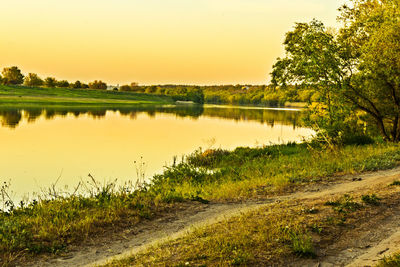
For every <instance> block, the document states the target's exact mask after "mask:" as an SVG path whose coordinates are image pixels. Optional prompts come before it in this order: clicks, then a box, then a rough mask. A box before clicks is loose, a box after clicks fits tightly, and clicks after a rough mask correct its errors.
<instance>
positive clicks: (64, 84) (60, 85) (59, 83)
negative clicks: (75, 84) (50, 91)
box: [57, 80, 69, 88]
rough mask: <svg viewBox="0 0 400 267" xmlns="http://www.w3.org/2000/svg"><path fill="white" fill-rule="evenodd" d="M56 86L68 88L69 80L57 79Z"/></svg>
mask: <svg viewBox="0 0 400 267" xmlns="http://www.w3.org/2000/svg"><path fill="white" fill-rule="evenodd" d="M57 87H61V88H68V87H69V82H68V81H66V80H62V81H58V82H57Z"/></svg>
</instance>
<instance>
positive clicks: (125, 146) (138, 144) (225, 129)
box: [0, 106, 312, 198]
mask: <svg viewBox="0 0 400 267" xmlns="http://www.w3.org/2000/svg"><path fill="white" fill-rule="evenodd" d="M301 116H302V114H301V112H298V111H293V110H270V109H257V108H232V107H223V106H220V107H215V106H205V107H190V106H182V107H160V108H153V109H146V108H139V109H114V110H110V109H68V110H66V109H1V108H0V123H1V125H0V140H1V141H0V144H1V153H0V181H1V182H4V181H11V188H12V190H13V191H14V197H16V198H20V197H22V196H23V195H27V194H28V193H32V192H39V191H40V189H41V188H47V187H49V186H50V185H51V184H53V183H55V182H56V181H57V179H58V177H60V179H59V180H58V182H57V186H59V187H62V186H65V185H66V186H69V188H71V187H72V186H74V185H76V184H78V182H79V181H81V180H82V179H83V180H86V179H87V176H88V174H89V173H90V174H91V175H93V176H94V177H95V178H96V179H98V180H100V181H109V180H114V179H118V181H119V182H120V183H123V182H124V181H127V180H136V178H137V177H136V168H135V165H134V161H135V160H136V161H140V160H141V158H142V160H143V162H144V163H145V171H146V172H145V174H146V177H148V178H150V177H151V176H152V175H153V174H155V173H159V172H161V171H162V169H163V166H165V165H166V164H170V163H171V162H172V159H173V157H174V156H178V157H180V156H181V155H183V154H187V153H190V152H193V151H194V150H195V149H197V148H199V147H203V148H208V147H210V146H212V147H214V148H218V147H221V148H227V149H233V148H235V147H237V146H258V145H262V144H271V143H281V142H288V141H299V140H301V139H302V138H303V137H309V136H310V135H311V134H312V131H311V130H309V129H306V128H302V127H299V126H298V125H299V122H300V121H301Z"/></svg>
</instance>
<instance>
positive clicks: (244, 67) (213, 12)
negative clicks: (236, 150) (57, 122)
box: [0, 0, 344, 84]
mask: <svg viewBox="0 0 400 267" xmlns="http://www.w3.org/2000/svg"><path fill="white" fill-rule="evenodd" d="M343 3H344V0H113V1H111V0H57V1H55V0H35V1H32V0H1V15H0V25H1V26H0V68H3V67H5V66H11V65H17V66H19V67H20V68H21V69H22V71H23V72H24V73H28V72H35V73H38V74H39V75H40V76H41V77H46V76H50V75H51V76H55V77H56V78H57V79H67V80H69V81H74V80H77V79H79V80H81V81H85V82H88V81H91V80H94V79H102V80H103V81H106V82H107V83H111V84H125V83H130V82H133V81H135V82H139V83H140V84H166V83H175V84H237V83H241V84H245V83H247V84H265V83H267V82H268V79H269V72H270V71H271V66H272V64H273V63H274V60H275V59H276V57H278V56H281V55H282V54H283V48H282V45H281V44H282V41H283V38H284V34H285V32H287V31H288V30H290V29H291V27H292V26H293V24H294V22H308V21H310V20H311V19H313V18H318V19H320V20H322V21H323V22H325V23H326V25H328V26H334V25H335V20H336V16H337V15H338V13H337V8H338V7H339V6H340V5H341V4H343Z"/></svg>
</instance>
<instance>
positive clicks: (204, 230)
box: [106, 188, 400, 267]
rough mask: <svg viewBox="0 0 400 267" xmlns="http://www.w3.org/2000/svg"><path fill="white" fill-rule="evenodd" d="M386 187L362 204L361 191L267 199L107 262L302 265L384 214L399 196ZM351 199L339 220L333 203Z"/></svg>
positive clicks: (347, 201) (137, 264)
mask: <svg viewBox="0 0 400 267" xmlns="http://www.w3.org/2000/svg"><path fill="white" fill-rule="evenodd" d="M385 190H386V192H382V191H381V192H382V203H383V204H384V205H382V206H380V207H377V206H371V205H363V204H362V200H361V198H362V196H361V195H352V196H350V195H344V196H336V199H335V200H333V201H331V202H332V203H336V204H337V205H334V206H331V205H326V201H325V200H324V199H319V200H304V201H302V203H297V202H296V201H288V202H283V203H278V204H271V205H270V206H267V207H263V208H260V209H258V210H256V211H251V212H247V213H244V214H242V215H240V216H237V217H234V218H231V219H228V220H224V221H222V222H219V223H216V224H212V225H209V226H206V227H201V228H197V229H195V230H194V231H193V232H191V233H189V234H187V235H185V236H184V237H181V238H179V239H176V240H170V241H167V242H165V243H162V244H159V245H156V246H153V247H151V248H148V249H147V250H145V251H142V252H141V253H139V254H136V255H134V256H131V257H128V258H125V259H122V260H115V261H113V262H111V263H109V264H107V265H106V266H107V267H112V266H165V265H168V266H234V265H244V266H289V265H290V266H291V265H292V264H293V263H294V262H295V263H296V265H299V266H300V265H302V264H301V260H302V258H313V257H316V256H317V251H318V250H320V249H324V248H326V247H328V246H329V245H331V244H332V243H334V242H337V239H338V236H342V235H346V234H347V233H352V232H354V231H357V230H358V229H362V225H363V223H368V222H370V221H372V220H373V218H375V217H377V216H384V215H382V214H385V212H386V210H389V209H390V208H389V207H390V206H391V205H393V204H394V203H397V204H398V203H399V202H400V195H399V194H398V190H396V189H393V188H392V189H385ZM349 203H351V204H350V206H351V207H353V206H356V208H350V209H348V210H347V213H346V215H345V217H344V219H345V220H344V222H343V213H342V212H338V210H337V209H335V207H337V206H340V205H344V206H345V207H349V205H348V204H349ZM354 203H356V205H355V204H354ZM310 210H314V211H317V212H308V211H310ZM305 265H306V264H305ZM388 266H397V265H388Z"/></svg>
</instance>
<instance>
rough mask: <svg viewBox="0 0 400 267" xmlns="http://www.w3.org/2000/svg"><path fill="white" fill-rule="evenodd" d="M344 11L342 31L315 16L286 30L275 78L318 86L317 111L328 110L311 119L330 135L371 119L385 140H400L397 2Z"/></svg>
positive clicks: (374, 1) (357, 1) (366, 1)
mask: <svg viewBox="0 0 400 267" xmlns="http://www.w3.org/2000/svg"><path fill="white" fill-rule="evenodd" d="M340 11H341V16H340V21H341V22H342V27H341V29H340V30H339V31H338V33H335V32H334V31H332V30H329V29H326V28H325V27H324V25H323V24H322V23H321V22H319V21H316V20H313V21H312V22H310V23H297V24H296V25H295V28H294V30H293V31H291V32H289V33H287V34H286V38H285V42H284V45H285V50H286V56H285V58H278V60H277V62H276V63H275V65H274V66H273V71H272V81H273V83H275V84H277V85H280V86H286V85H287V84H301V85H302V86H309V87H311V88H314V89H315V90H317V91H318V92H319V93H320V99H319V101H320V103H321V105H322V106H320V107H318V108H316V107H314V108H315V109H314V115H315V114H317V112H320V114H323V113H325V114H323V116H314V117H312V116H310V123H315V125H318V128H319V127H321V128H322V129H324V130H325V131H326V132H327V133H328V134H330V135H331V136H334V137H336V136H340V134H342V133H343V132H346V131H347V132H356V131H364V132H365V130H366V128H365V124H371V123H372V124H373V125H374V126H375V127H376V128H377V129H378V130H379V132H380V134H381V136H382V137H383V138H384V139H386V140H391V141H400V61H399V59H400V7H399V1H398V0H379V1H378V0H354V1H353V5H352V7H349V6H343V7H342V8H341V9H340ZM322 111H323V112H322ZM321 112H322V113H321ZM360 121H361V122H362V123H360Z"/></svg>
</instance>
